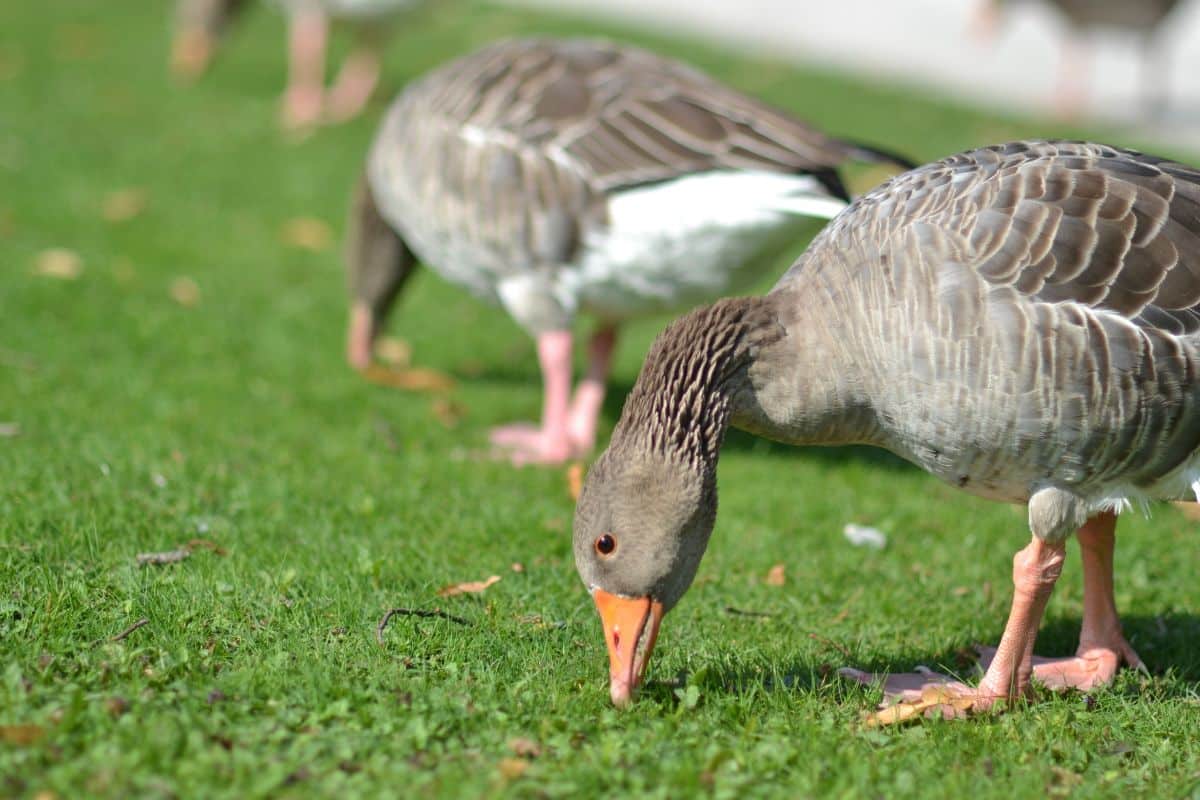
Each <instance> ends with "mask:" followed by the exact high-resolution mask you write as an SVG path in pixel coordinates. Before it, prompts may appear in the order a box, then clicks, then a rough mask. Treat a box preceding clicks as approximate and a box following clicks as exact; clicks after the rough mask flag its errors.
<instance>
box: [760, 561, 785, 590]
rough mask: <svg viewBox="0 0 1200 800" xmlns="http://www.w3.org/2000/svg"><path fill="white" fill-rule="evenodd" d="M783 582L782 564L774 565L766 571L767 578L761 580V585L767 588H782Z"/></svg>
mask: <svg viewBox="0 0 1200 800" xmlns="http://www.w3.org/2000/svg"><path fill="white" fill-rule="evenodd" d="M784 581H785V578H784V574H783V564H776V565H775V566H773V567H771V568H770V569H769V570H767V576H766V577H765V578H763V583H765V584H766V585H767V586H783V584H784Z"/></svg>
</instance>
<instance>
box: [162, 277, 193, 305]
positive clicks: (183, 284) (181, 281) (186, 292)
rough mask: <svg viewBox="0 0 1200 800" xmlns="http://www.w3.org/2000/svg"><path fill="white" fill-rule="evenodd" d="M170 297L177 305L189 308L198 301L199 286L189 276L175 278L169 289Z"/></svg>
mask: <svg viewBox="0 0 1200 800" xmlns="http://www.w3.org/2000/svg"><path fill="white" fill-rule="evenodd" d="M169 291H170V293H171V299H172V300H174V301H175V302H176V303H179V305H181V306H184V307H186V308H191V307H192V306H194V305H196V304H197V303H199V302H200V286H199V284H197V283H196V282H195V281H194V280H192V279H191V278H187V277H184V278H176V279H175V280H173V281H171V287H170V289H169Z"/></svg>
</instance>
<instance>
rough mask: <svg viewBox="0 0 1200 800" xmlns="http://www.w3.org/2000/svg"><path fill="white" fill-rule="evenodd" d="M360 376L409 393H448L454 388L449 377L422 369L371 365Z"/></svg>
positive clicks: (431, 370) (452, 380) (435, 371)
mask: <svg viewBox="0 0 1200 800" xmlns="http://www.w3.org/2000/svg"><path fill="white" fill-rule="evenodd" d="M362 374H363V377H364V378H366V379H367V380H369V381H370V382H371V383H376V384H379V385H380V386H390V387H391V388H393V389H404V390H405V391H410V392H448V391H450V390H451V389H453V388H454V379H453V378H451V377H450V376H449V375H447V374H445V373H444V372H438V371H437V370H433V369H426V368H424V367H410V368H408V369H389V368H388V367H383V366H379V365H376V364H372V365H371V366H369V367H367V368H366V369H364V370H363V371H362Z"/></svg>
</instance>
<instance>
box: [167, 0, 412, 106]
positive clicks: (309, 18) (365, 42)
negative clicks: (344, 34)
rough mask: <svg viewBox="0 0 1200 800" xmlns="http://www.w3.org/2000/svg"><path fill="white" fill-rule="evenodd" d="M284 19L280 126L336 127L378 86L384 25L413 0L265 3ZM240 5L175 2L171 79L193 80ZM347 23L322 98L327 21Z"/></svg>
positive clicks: (241, 0)
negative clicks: (342, 53) (349, 39)
mask: <svg viewBox="0 0 1200 800" xmlns="http://www.w3.org/2000/svg"><path fill="white" fill-rule="evenodd" d="M273 2H274V4H275V5H278V6H280V7H281V8H282V9H283V10H284V11H285V12H286V13H287V17H288V86H287V90H286V91H285V93H284V101H283V122H284V124H285V125H286V126H288V127H293V128H302V127H306V126H310V125H313V124H315V123H317V122H318V121H320V120H321V119H322V118H325V119H327V120H330V121H333V122H342V121H345V120H348V119H351V118H352V117H355V116H357V115H358V113H359V112H361V111H362V109H363V108H364V107H365V106H366V104H367V101H368V100H369V99H370V98H371V94H372V93H373V92H374V90H375V86H376V84H377V83H378V82H379V70H380V62H381V56H382V52H383V45H384V43H385V42H386V41H387V38H388V33H389V25H390V23H391V22H392V20H393V18H394V17H395V16H396V15H397V14H398V13H399V12H400V11H403V10H404V9H405V8H408V7H409V6H413V5H415V4H416V3H417V2H419V0H273ZM246 5H247V2H246V0H177V4H176V9H175V12H176V13H175V33H174V41H173V44H172V48H171V69H172V71H173V72H174V73H175V74H176V75H177V76H179V77H181V78H185V79H193V78H196V77H198V76H200V75H201V74H202V73H203V72H204V71H205V70H206V69H207V68H208V65H209V63H210V62H211V60H212V56H213V54H214V52H215V50H216V47H217V43H218V42H219V41H220V38H221V36H222V35H223V34H224V33H225V31H226V29H227V28H228V26H229V24H230V23H231V22H232V21H233V19H234V18H235V17H236V16H237V15H238V14H239V13H240V12H241V11H242V10H243V9H244V8H245V7H246ZM331 19H332V20H339V21H343V22H346V23H348V24H349V26H350V27H351V28H352V30H353V33H354V37H355V47H354V49H353V50H352V51H351V52H350V54H349V55H348V56H346V60H345V62H344V63H343V64H342V67H341V70H340V71H339V72H338V77H337V79H336V80H335V81H334V83H333V86H332V88H331V89H330V90H329V91H328V92H326V91H325V88H324V87H325V53H326V46H327V43H328V39H329V23H330V20H331Z"/></svg>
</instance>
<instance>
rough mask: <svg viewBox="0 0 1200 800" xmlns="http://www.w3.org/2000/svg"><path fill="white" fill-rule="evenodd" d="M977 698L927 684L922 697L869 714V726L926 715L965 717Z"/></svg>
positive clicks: (894, 723) (909, 719)
mask: <svg viewBox="0 0 1200 800" xmlns="http://www.w3.org/2000/svg"><path fill="white" fill-rule="evenodd" d="M974 703H975V699H974V698H973V697H970V696H967V695H959V694H954V693H953V692H950V691H947V690H946V689H945V688H944V687H942V686H926V687H925V688H924V689H922V690H921V699H920V700H914V701H911V702H903V703H896V704H895V705H891V706H888V707H887V708H884V709H882V710H880V711H876V712H874V713H871V714H868V715H867V718H866V725H867V727H868V728H880V727H883V726H884V725H898V724H900V723H902V722H909V721H911V720H914V719H919V718H920V717H924V716H936V715H942V716H944V717H947V718H953V717H965V716H966V715H967V714H968V713H970V711H971V706H972V705H974Z"/></svg>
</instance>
